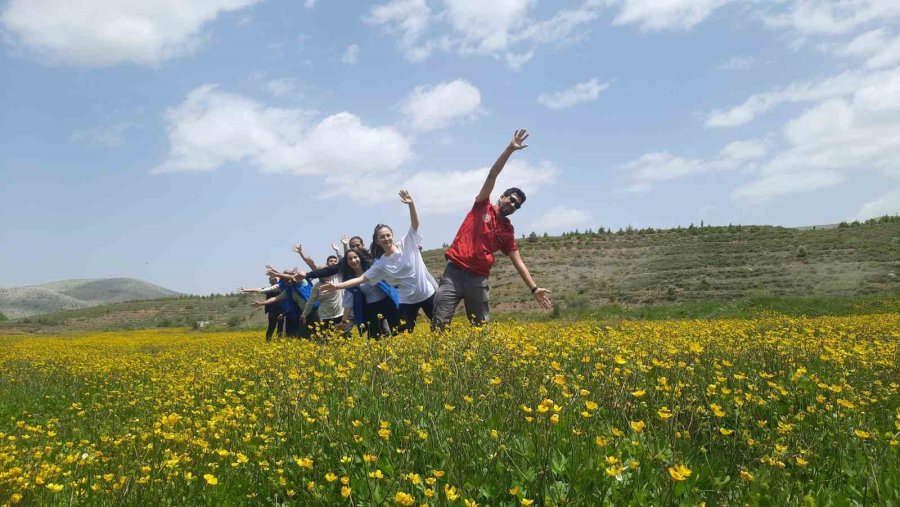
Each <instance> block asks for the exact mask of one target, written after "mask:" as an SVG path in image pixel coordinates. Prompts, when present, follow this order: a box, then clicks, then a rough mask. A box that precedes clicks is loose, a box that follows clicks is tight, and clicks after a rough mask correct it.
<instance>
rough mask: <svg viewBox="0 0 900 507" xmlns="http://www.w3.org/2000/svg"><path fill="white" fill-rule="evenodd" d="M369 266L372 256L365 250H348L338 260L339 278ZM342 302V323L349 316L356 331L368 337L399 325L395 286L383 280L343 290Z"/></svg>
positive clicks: (388, 332)
mask: <svg viewBox="0 0 900 507" xmlns="http://www.w3.org/2000/svg"><path fill="white" fill-rule="evenodd" d="M371 266H372V258H371V257H370V256H369V253H368V252H366V251H365V250H363V249H361V248H354V249H351V250H348V251H347V253H346V255H344V258H343V259H342V260H341V264H340V270H341V271H340V272H341V278H342V279H343V280H352V279H354V278H357V277H359V276H362V275H363V273H365V272H366V270H368V269H369V268H370V267H371ZM343 304H344V316H343V321H342V322H343V323H344V324H350V319H351V317H352V319H353V324H354V325H356V327H357V329H359V332H360V334H363V333H368V336H369V338H375V339H378V338H380V337H381V336H382V335H384V334H390V333H393V332H395V331H396V330H397V329H398V328H399V327H400V310H399V306H400V297H399V295H398V294H397V289H395V288H393V287H391V286H390V285H388V283H387V282H385V281H384V280H382V281H380V282H378V283H372V282H364V283H361V284H360V285H358V286H356V287H350V288H348V289H344V301H343Z"/></svg>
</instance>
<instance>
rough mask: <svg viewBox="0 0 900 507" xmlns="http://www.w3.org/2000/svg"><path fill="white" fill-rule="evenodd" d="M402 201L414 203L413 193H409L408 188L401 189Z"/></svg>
mask: <svg viewBox="0 0 900 507" xmlns="http://www.w3.org/2000/svg"><path fill="white" fill-rule="evenodd" d="M400 202H402V203H403V204H412V203H413V198H412V196H411V195H409V192H407V191H406V190H401V191H400Z"/></svg>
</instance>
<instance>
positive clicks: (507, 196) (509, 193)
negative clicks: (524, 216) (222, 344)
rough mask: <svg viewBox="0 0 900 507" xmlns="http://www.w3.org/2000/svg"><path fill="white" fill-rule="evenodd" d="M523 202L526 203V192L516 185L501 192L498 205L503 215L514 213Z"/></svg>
mask: <svg viewBox="0 0 900 507" xmlns="http://www.w3.org/2000/svg"><path fill="white" fill-rule="evenodd" d="M523 204H525V192H522V189H521V188H516V187H511V188H507V189H506V191H505V192H503V193H502V194H500V200H498V201H497V207H498V208H500V214H501V215H503V216H509V215H512V214H513V213H515V212H516V210H518V209H519V208H521V207H522V205H523Z"/></svg>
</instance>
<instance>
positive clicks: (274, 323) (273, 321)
mask: <svg viewBox="0 0 900 507" xmlns="http://www.w3.org/2000/svg"><path fill="white" fill-rule="evenodd" d="M266 315H267V316H268V317H269V326H268V327H267V328H266V341H271V340H272V335H273V334H274V333H275V330H276V329H278V313H276V312H274V311H271V312H268V313H267V314H266ZM278 334H279V335H280V334H281V333H280V332H279V333H278Z"/></svg>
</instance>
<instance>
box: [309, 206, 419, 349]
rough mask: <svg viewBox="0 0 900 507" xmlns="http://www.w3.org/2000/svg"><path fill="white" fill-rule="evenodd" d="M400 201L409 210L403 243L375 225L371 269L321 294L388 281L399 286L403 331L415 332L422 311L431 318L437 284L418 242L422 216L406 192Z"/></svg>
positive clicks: (326, 286) (328, 286)
mask: <svg viewBox="0 0 900 507" xmlns="http://www.w3.org/2000/svg"><path fill="white" fill-rule="evenodd" d="M400 202H402V203H403V204H406V205H407V207H408V208H409V221H410V227H409V231H408V232H407V233H406V236H404V237H403V240H402V241H401V242H400V243H399V244H397V243H396V242H395V241H394V231H393V229H391V228H390V227H389V226H387V225H385V224H378V225H377V226H375V231H374V232H373V233H372V246H371V251H372V257H373V258H374V259H375V260H374V261H373V262H372V266H370V267H369V269H367V270H366V271H365V272H364V273H363V274H362V275H360V276H357V277H355V278H352V279H350V280H345V281H343V282H341V283H324V284H322V286H321V288H320V289H319V290H320V291H322V292H325V291H333V290H338V289H349V288H351V287H356V286H358V285H360V284H363V283H366V282H372V283H378V282H380V281H386V282H387V283H388V284H389V285H392V286H395V287H397V292H398V294H399V298H400V316H401V319H402V322H401V325H400V329H399V330H400V331H412V330H413V329H414V328H415V326H416V318H417V317H418V314H419V309H421V310H422V311H424V312H425V315H426V316H427V317H428V318H429V319H431V316H432V313H433V310H434V293H435V290H436V289H437V282H436V281H435V279H434V277H433V276H431V273H430V272H429V271H428V268H426V267H425V261H423V260H422V252H420V251H419V243H421V241H422V237H421V236H420V235H419V215H418V214H417V213H416V205H415V202H414V201H413V198H412V196H411V195H410V194H409V192H407V191H406V190H401V191H400Z"/></svg>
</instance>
